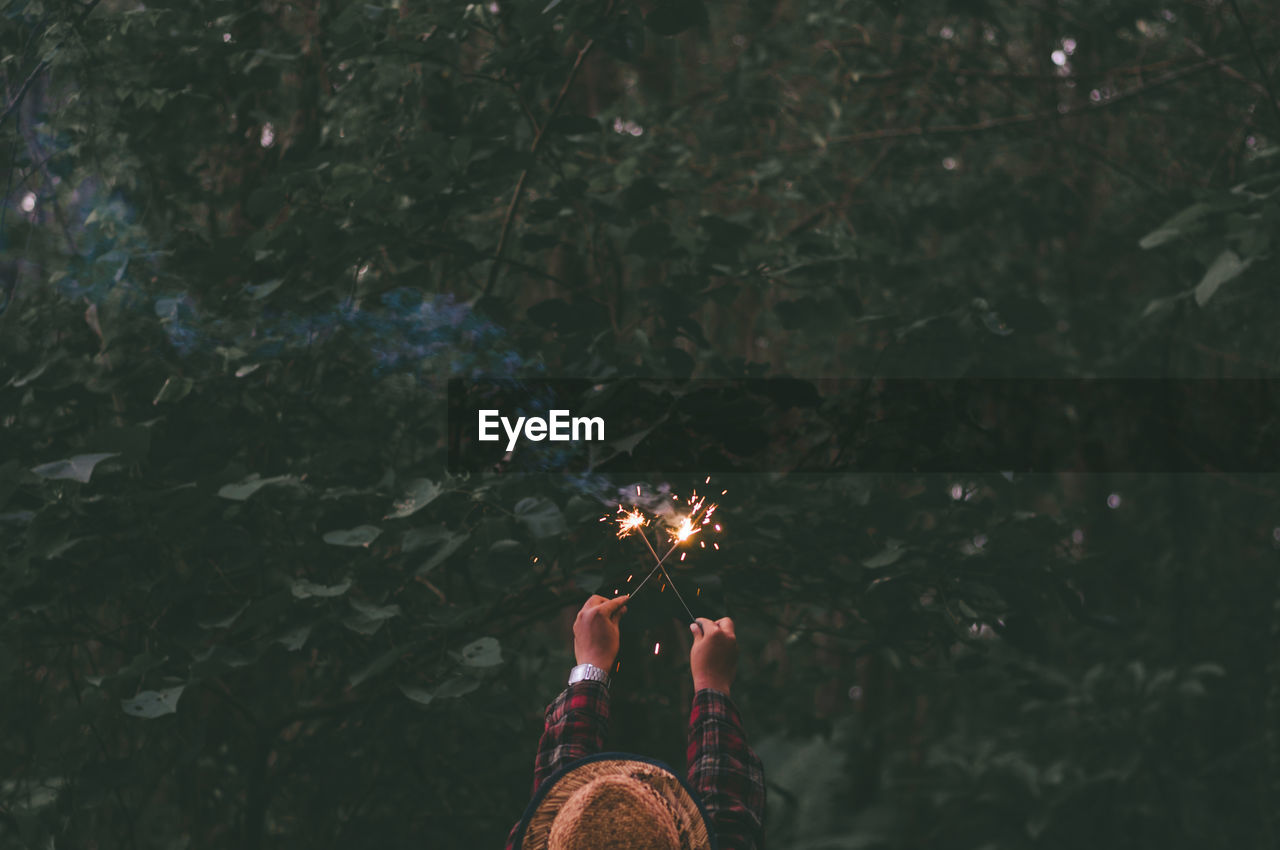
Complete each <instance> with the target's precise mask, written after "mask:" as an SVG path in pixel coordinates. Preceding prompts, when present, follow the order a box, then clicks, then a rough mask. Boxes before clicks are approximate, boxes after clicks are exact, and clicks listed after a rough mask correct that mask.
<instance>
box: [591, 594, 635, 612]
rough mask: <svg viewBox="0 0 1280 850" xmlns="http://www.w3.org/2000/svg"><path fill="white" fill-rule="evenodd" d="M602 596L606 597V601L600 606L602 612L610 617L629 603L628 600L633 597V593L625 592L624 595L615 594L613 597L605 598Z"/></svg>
mask: <svg viewBox="0 0 1280 850" xmlns="http://www.w3.org/2000/svg"><path fill="white" fill-rule="evenodd" d="M600 598H601V599H604V601H603V602H601V603H600V604H599V606H598V607H599V608H600V613H601V614H604V615H606V616H608V617H612V616H613V615H614V612H615V611H617V610H618V609H619V608H621V607H622V606H623V605H626V604H627V600H628V599H630V598H631V594H630V593H625V594H623V595H622V596H615V597H613V598H612V599H605V598H604V597H603V596H602V597H600Z"/></svg>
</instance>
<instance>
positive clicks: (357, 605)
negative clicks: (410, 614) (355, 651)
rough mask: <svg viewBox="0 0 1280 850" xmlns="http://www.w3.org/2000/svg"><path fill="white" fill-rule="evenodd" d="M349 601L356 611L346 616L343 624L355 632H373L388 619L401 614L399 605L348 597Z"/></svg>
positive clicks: (368, 633)
mask: <svg viewBox="0 0 1280 850" xmlns="http://www.w3.org/2000/svg"><path fill="white" fill-rule="evenodd" d="M347 601H348V602H350V603H351V607H352V608H354V609H355V613H354V614H350V615H348V616H346V617H344V618H343V620H342V625H344V626H346V627H347V628H348V629H351V630H352V631H353V632H359V633H360V634H363V635H371V634H373V633H374V632H376V631H378V629H380V628H382V626H383V624H384V623H385V622H386V621H387V620H390V619H391V618H392V617H398V616H400V606H399V605H374V604H372V603H370V602H362V601H360V600H359V599H348V600H347Z"/></svg>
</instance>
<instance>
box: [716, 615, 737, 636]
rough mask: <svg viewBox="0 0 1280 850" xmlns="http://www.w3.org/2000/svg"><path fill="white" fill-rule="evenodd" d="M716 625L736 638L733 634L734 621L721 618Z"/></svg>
mask: <svg viewBox="0 0 1280 850" xmlns="http://www.w3.org/2000/svg"><path fill="white" fill-rule="evenodd" d="M716 625H717V626H719V627H720V628H721V629H723V630H724V631H725V633H727V634H728V635H729V637H736V635H735V634H734V633H733V620H730V619H729V618H728V617H721V618H720V619H719V620H716Z"/></svg>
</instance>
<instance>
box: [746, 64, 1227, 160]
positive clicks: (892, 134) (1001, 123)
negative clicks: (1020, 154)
mask: <svg viewBox="0 0 1280 850" xmlns="http://www.w3.org/2000/svg"><path fill="white" fill-rule="evenodd" d="M1223 61H1225V60H1224V58H1213V59H1208V60H1205V61H1203V62H1197V63H1196V64H1194V65H1188V66H1186V67H1183V68H1179V69H1178V70H1176V71H1170V72H1169V73H1167V74H1164V75H1162V76H1160V77H1157V78H1156V79H1154V80H1152V81H1151V82H1149V83H1145V84H1143V85H1140V86H1137V87H1135V88H1133V89H1130V90H1129V91H1126V92H1121V93H1119V94H1117V95H1115V96H1114V97H1111V98H1109V99H1107V100H1104V101H1102V102H1100V103H1089V104H1087V105H1081V106H1074V107H1071V108H1068V109H1064V110H1062V111H1056V110H1055V111H1040V112H1028V113H1024V114H1021V115H1006V116H1003V117H999V118H988V119H987V120H985V121H977V122H974V123H972V124H942V125H938V126H934V127H929V126H924V125H919V126H915V127H885V128H882V129H879V130H867V131H866V132H862V133H853V134H851V135H848V136H833V137H832V138H829V139H825V140H823V141H822V142H817V143H815V142H806V143H803V144H794V145H780V146H778V148H777V149H776V151H775V152H776V153H798V152H802V151H809V150H814V149H817V148H823V149H825V148H827V147H831V146H834V145H842V144H845V145H847V144H858V143H860V142H874V141H880V140H882V139H901V138H909V137H921V138H923V137H929V136H962V135H970V134H975V133H984V132H987V131H989V130H999V129H1002V128H1005V127H1017V126H1022V125H1027V124H1037V123H1040V122H1042V121H1052V120H1060V119H1063V118H1070V117H1072V116H1075V115H1084V114H1091V113H1096V112H1100V111H1102V110H1104V109H1109V108H1111V107H1113V106H1116V105H1118V104H1121V103H1124V102H1125V101H1128V100H1132V99H1134V98H1137V97H1140V96H1142V95H1144V94H1147V93H1148V92H1150V91H1153V90H1155V89H1158V88H1162V87H1164V86H1167V85H1169V84H1171V83H1175V82H1177V81H1179V80H1181V79H1183V78H1185V77H1189V76H1192V75H1194V74H1198V73H1200V72H1202V71H1206V70H1209V69H1211V68H1217V67H1218V66H1219V65H1220V64H1221V63H1222V62H1223ZM759 156H760V152H759V151H741V152H739V153H737V154H734V155H733V157H734V158H735V159H737V158H745V157H759Z"/></svg>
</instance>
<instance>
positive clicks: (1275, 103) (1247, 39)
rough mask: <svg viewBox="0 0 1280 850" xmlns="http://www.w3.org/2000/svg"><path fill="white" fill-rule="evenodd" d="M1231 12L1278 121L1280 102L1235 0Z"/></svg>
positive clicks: (1232, 0) (1279, 119) (1232, 1)
mask: <svg viewBox="0 0 1280 850" xmlns="http://www.w3.org/2000/svg"><path fill="white" fill-rule="evenodd" d="M1231 10H1232V11H1233V12H1235V14H1236V20H1237V21H1239V22H1240V29H1241V30H1243V31H1244V43H1245V45H1246V46H1247V47H1248V48H1249V55H1250V56H1251V57H1253V64H1254V65H1256V66H1258V73H1259V74H1261V75H1262V85H1263V86H1264V87H1266V90H1267V100H1269V101H1270V102H1271V111H1272V112H1274V113H1275V115H1276V121H1280V100H1276V92H1275V89H1273V88H1272V87H1271V75H1270V74H1268V73H1267V67H1266V66H1265V65H1263V64H1262V59H1261V58H1259V56H1258V51H1257V50H1255V49H1254V47H1253V35H1252V34H1251V33H1250V32H1249V25H1248V24H1247V23H1245V20H1244V15H1242V14H1241V13H1240V6H1239V5H1237V4H1236V0H1231Z"/></svg>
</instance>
